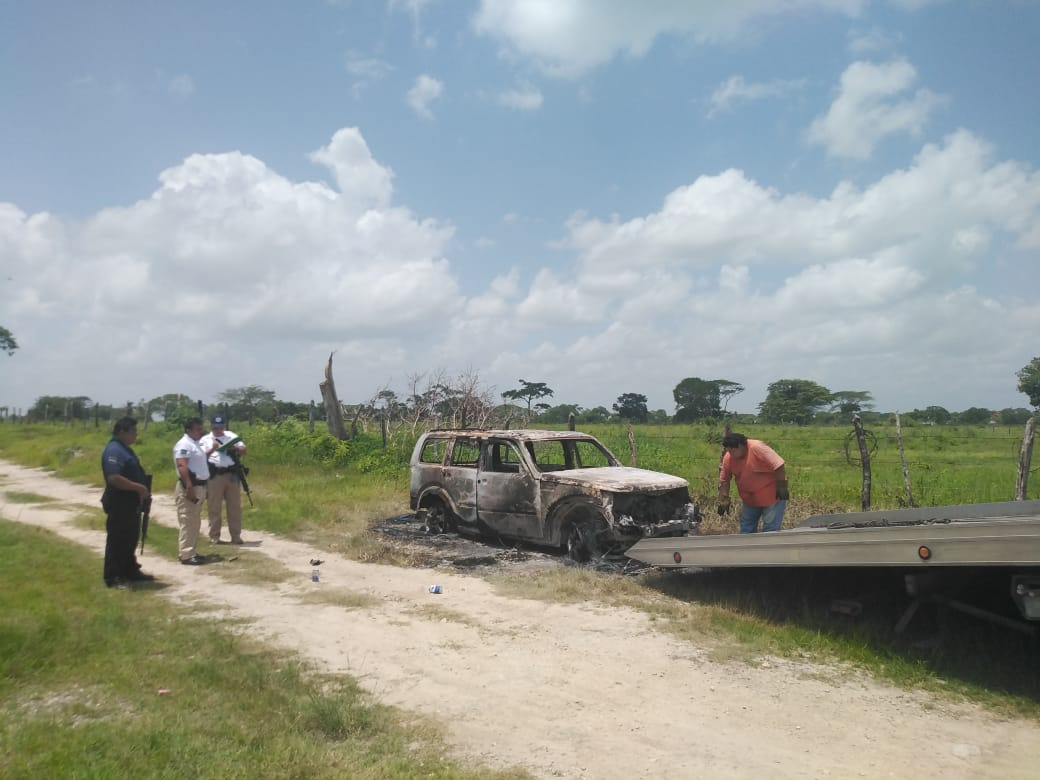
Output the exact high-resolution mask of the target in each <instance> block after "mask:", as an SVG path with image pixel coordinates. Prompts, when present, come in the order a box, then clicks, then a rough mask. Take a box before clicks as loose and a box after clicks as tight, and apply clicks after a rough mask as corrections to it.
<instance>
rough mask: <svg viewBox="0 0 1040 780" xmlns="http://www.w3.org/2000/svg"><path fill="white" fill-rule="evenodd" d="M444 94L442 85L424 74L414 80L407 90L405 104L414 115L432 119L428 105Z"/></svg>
mask: <svg viewBox="0 0 1040 780" xmlns="http://www.w3.org/2000/svg"><path fill="white" fill-rule="evenodd" d="M443 92H444V83H443V82H441V81H438V80H437V79H435V78H433V77H432V76H428V75H426V74H425V73H424V74H422V75H421V76H419V78H417V79H416V80H415V84H413V85H412V88H411V89H409V90H408V96H407V103H408V105H409V106H410V107H411V109H412V111H414V112H415V113H416V115H418V116H420V117H422V118H423V119H433V112H432V111H431V110H430V104H431V103H433V101H435V100H437V99H438V98H439V97H440V96H441V94H442V93H443Z"/></svg>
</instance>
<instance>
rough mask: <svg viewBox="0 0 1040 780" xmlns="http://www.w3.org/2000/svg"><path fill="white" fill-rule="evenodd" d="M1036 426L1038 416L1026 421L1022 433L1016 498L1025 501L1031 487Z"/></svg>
mask: <svg viewBox="0 0 1040 780" xmlns="http://www.w3.org/2000/svg"><path fill="white" fill-rule="evenodd" d="M1035 427H1036V416H1035V415H1034V416H1033V417H1030V418H1029V420H1027V421H1026V430H1025V433H1024V434H1023V435H1022V448H1021V449H1020V450H1019V451H1018V479H1017V480H1015V500H1016V501H1025V500H1026V492H1027V491H1028V489H1029V466H1030V464H1031V462H1032V460H1033V432H1034V430H1035Z"/></svg>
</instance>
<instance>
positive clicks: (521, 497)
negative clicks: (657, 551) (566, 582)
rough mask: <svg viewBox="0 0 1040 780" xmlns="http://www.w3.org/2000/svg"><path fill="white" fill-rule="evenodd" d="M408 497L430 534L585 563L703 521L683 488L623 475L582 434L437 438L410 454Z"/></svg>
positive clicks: (665, 480)
mask: <svg viewBox="0 0 1040 780" xmlns="http://www.w3.org/2000/svg"><path fill="white" fill-rule="evenodd" d="M409 496H410V503H411V508H412V509H413V510H415V511H416V513H417V514H418V515H420V516H421V517H423V518H424V522H425V524H426V526H427V528H428V529H429V530H430V531H431V532H435V533H440V532H447V531H459V532H461V533H468V534H473V535H493V536H496V535H497V536H499V537H502V538H503V539H509V540H517V541H524V542H529V543H531V544H535V545H540V546H549V547H559V548H563V549H565V550H566V551H567V552H568V554H569V555H570V556H571V557H572V558H573V559H574V560H576V561H579V562H585V561H588V560H591V559H592V558H594V557H599V556H601V555H605V554H612V553H623V552H624V551H625V550H626V549H628V547H630V546H631V545H633V544H635V542H637V541H639V540H640V539H643V538H647V537H662V536H684V535H686V534H688V533H689V532H690V531H691V530H692V529H694V528H695V527H696V525H697V523H698V522H699V520H700V516H699V514H698V512H697V508H696V506H695V505H694V504H692V503H691V502H690V493H689V483H688V482H687V481H686V480H685V479H682V478H681V477H675V476H672V475H670V474H662V473H660V472H656V471H648V470H646V469H639V468H632V467H627V466H622V465H621V463H620V462H619V461H618V459H617V458H616V457H615V456H614V455H613V453H611V452H610V450H608V449H607V448H606V447H605V446H604V445H603V444H602V443H600V442H599V440H597V439H596V438H595V437H594V436H591V435H589V434H585V433H579V432H574V431H544V430H469V429H463V430H434V431H430V432H429V433H426V434H424V435H423V436H422V437H420V439H419V441H418V442H416V445H415V449H414V451H413V452H412V458H411V484H410V489H409Z"/></svg>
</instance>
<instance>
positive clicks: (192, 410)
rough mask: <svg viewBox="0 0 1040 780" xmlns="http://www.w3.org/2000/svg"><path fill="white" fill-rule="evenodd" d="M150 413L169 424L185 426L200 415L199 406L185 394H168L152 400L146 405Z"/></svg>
mask: <svg viewBox="0 0 1040 780" xmlns="http://www.w3.org/2000/svg"><path fill="white" fill-rule="evenodd" d="M144 406H145V408H146V409H147V410H148V413H149V414H151V415H153V416H157V417H159V418H161V419H163V420H166V421H167V422H175V423H181V424H183V423H184V421H185V420H187V419H189V418H191V417H195V416H196V415H197V414H198V413H199V407H198V404H197V403H196V402H195V401H193V400H192V399H191V397H190V396H187V395H184V394H183V393H166V394H165V395H159V396H156V397H155V398H152V399H151V400H150V401H148V402H147V403H145V404H144Z"/></svg>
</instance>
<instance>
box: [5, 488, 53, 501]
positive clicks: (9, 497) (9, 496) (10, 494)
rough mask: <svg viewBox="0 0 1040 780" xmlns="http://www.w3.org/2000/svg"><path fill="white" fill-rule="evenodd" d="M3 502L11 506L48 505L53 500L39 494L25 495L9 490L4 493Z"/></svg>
mask: <svg viewBox="0 0 1040 780" xmlns="http://www.w3.org/2000/svg"><path fill="white" fill-rule="evenodd" d="M3 500H4V501H5V502H7V503H9V504H48V503H50V502H51V501H53V500H54V499H53V498H49V497H47V496H41V495H39V494H37V493H23V492H21V491H18V490H9V491H7V492H5V493H4V495H3Z"/></svg>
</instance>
